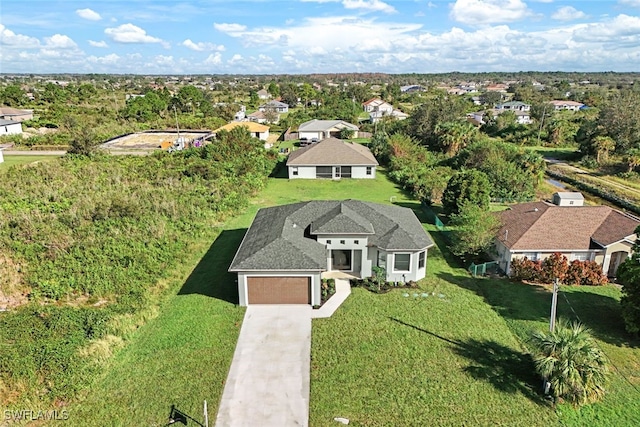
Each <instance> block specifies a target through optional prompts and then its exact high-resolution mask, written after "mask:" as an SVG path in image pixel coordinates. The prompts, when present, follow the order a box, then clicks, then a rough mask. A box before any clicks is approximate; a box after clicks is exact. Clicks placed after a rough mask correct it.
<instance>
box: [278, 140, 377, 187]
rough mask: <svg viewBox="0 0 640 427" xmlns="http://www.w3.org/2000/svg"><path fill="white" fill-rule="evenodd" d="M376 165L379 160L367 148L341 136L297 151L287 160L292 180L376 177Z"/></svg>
mask: <svg viewBox="0 0 640 427" xmlns="http://www.w3.org/2000/svg"><path fill="white" fill-rule="evenodd" d="M376 166H378V161H377V160H376V158H375V156H374V155H373V154H372V153H371V151H370V150H369V149H368V148H367V147H365V146H364V145H362V144H358V143H355V142H350V141H343V140H341V139H337V138H328V139H324V140H322V141H320V142H317V143H315V144H311V145H308V146H306V147H304V148H300V149H298V150H295V151H293V152H292V153H291V154H289V159H288V160H287V169H288V171H289V179H298V178H306V179H316V178H327V179H343V178H363V179H367V178H369V179H373V178H375V177H376Z"/></svg>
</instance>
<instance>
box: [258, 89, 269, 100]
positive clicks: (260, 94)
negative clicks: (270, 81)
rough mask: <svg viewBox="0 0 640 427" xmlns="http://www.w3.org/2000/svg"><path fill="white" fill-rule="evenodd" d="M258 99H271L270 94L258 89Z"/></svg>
mask: <svg viewBox="0 0 640 427" xmlns="http://www.w3.org/2000/svg"><path fill="white" fill-rule="evenodd" d="M258 98H260V99H269V98H271V94H270V93H269V92H267V91H266V90H264V89H260V90H259V91H258Z"/></svg>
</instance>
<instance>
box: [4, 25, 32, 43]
mask: <svg viewBox="0 0 640 427" xmlns="http://www.w3.org/2000/svg"><path fill="white" fill-rule="evenodd" d="M0 45H2V46H8V47H16V48H20V49H29V48H37V47H39V46H40V41H39V40H38V39H37V38H35V37H29V36H24V35H22V34H16V33H14V32H13V31H11V30H10V29H8V28H7V27H5V26H4V25H2V24H0Z"/></svg>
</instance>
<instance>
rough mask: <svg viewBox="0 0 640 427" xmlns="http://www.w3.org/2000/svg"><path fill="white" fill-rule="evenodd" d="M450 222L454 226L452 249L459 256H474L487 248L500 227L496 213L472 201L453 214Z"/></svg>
mask: <svg viewBox="0 0 640 427" xmlns="http://www.w3.org/2000/svg"><path fill="white" fill-rule="evenodd" d="M449 224H450V225H452V226H453V227H454V231H453V233H452V235H453V236H452V237H453V238H452V243H451V246H450V249H451V251H452V252H453V253H454V254H456V255H458V256H472V257H473V256H477V255H479V254H480V253H482V252H483V251H485V250H487V249H488V248H489V246H491V243H492V242H493V238H494V237H495V235H496V233H497V231H498V229H499V228H500V221H499V220H498V218H497V217H496V216H495V215H492V214H491V213H490V212H488V211H486V210H483V209H482V208H481V207H479V206H478V205H475V204H472V203H470V202H466V203H463V205H462V206H461V207H460V211H459V212H458V213H457V214H452V215H451V221H450V222H449Z"/></svg>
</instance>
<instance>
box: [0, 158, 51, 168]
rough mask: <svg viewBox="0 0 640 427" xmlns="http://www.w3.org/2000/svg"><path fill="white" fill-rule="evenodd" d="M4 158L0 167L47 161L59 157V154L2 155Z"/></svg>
mask: <svg viewBox="0 0 640 427" xmlns="http://www.w3.org/2000/svg"><path fill="white" fill-rule="evenodd" d="M3 158H4V162H2V163H0V168H7V167H9V166H13V165H24V164H29V163H36V162H48V161H51V160H54V159H59V158H60V156H38V155H34V156H29V155H26V156H20V155H16V156H14V155H10V156H7V155H5V156H3Z"/></svg>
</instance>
